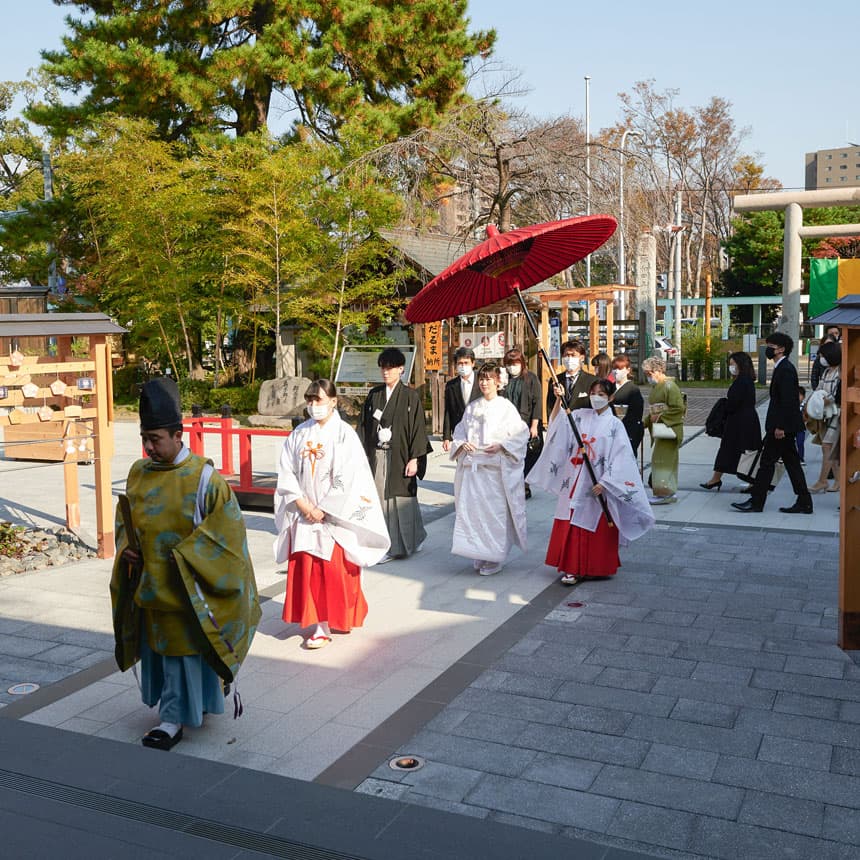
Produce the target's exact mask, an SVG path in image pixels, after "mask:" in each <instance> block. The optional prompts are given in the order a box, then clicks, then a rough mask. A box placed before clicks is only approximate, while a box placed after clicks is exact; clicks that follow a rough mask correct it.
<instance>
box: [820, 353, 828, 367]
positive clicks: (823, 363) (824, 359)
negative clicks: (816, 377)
mask: <svg viewBox="0 0 860 860" xmlns="http://www.w3.org/2000/svg"><path fill="white" fill-rule="evenodd" d="M818 363H819V364H820V365H821V366H822V367H830V365H829V364H828V363H827V359H826V358H825V357H824V356H823V355H819V356H818Z"/></svg>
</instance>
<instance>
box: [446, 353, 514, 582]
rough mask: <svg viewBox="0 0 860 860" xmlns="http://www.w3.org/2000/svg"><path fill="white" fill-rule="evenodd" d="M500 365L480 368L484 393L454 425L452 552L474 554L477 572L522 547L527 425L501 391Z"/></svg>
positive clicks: (493, 569) (495, 566)
mask: <svg viewBox="0 0 860 860" xmlns="http://www.w3.org/2000/svg"><path fill="white" fill-rule="evenodd" d="M500 383H501V374H500V369H499V368H498V367H497V366H496V365H494V364H485V365H484V366H483V367H482V368H481V369H480V370H479V371H478V386H479V388H480V390H481V394H482V396H481V397H480V398H478V399H477V400H473V401H472V402H471V403H470V404H469V405H468V406H467V407H466V411H465V413H464V414H463V419H462V421H460V423H459V424H458V425H457V426H456V428H455V429H454V435H453V439H452V440H451V454H450V456H451V459H452V460H456V461H457V472H456V474H455V476H454V504H455V507H456V511H457V513H456V518H455V521H454V544H453V547H452V549H451V551H452V552H453V553H455V554H456V555H461V556H464V557H465V558H471V559H474V566H475V570H476V571H478V573H479V574H480V575H481V576H489V575H491V574H493V573H498V572H499V571H500V570H501V569H502V564H503V563H504V561H505V559H506V558H507V556H508V553H509V552H510V549H511V547H512V546H513V545H514V544H515V543H516V544H517V546H519V547H520V548H521V549H523V550H524V549H525V548H526V495H525V483H524V482H523V461H524V459H525V455H526V445H527V444H528V440H529V428H528V427H527V426H526V424H525V422H524V421H523V420H522V418H520V413H519V410H518V409H517V407H516V406H514V404H513V403H511V402H510V401H509V400H506V399H505V398H504V397H500V396H499V388H500V387H501V384H500Z"/></svg>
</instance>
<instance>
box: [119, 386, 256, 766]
mask: <svg viewBox="0 0 860 860" xmlns="http://www.w3.org/2000/svg"><path fill="white" fill-rule="evenodd" d="M170 382H171V381H170V380H153V381H152V382H150V383H147V384H146V386H144V391H143V392H142V395H141V438H142V439H143V442H144V448H145V450H146V452H147V454H148V457H147V458H145V459H142V460H138V461H137V462H135V463H134V464H133V465H132V467H131V470H130V472H129V475H128V480H127V485H126V494H127V495H128V498H129V502H130V506H131V514H132V521H133V526H134V530H135V534H136V538H137V544H138V545H139V556H140V557H141V561H140V563H139V564H138V569H139V574H140V575H139V579H138V578H135V577H133V576H130V575H129V571H130V570H131V569H132V565H130V564H129V561H128V558H129V555H128V553H125V552H124V551H125V550H126V549H127V548H128V546H129V541H128V536H127V534H126V531H125V525H124V522H123V520H122V518H121V517H120V516H119V513H118V516H117V524H116V534H117V556H116V560H115V563H114V569H113V576H112V579H111V598H112V604H113V617H114V633H115V638H116V659H117V663H118V665H119V667H120V669H122V670H123V671H125V670H126V669H128V668H130V667H132V666H133V665H134V664H135V663H136V662H137V661H138V660H139V661H140V664H141V692H142V696H143V701H144V703H145V704H147V705H149V706H153V705H155V704H159V715H160V717H161V720H162V726H168V727H176V726H178V727H179V732H180V736H181V726H183V725H191V726H199V725H201V724H202V721H203V714H204V713H223V711H224V694H225V691H226V688H227V685H229V684H230V683H235V680H236V675H237V673H238V671H239V667H240V666H241V664H242V661H243V660H244V658H245V656H246V654H247V652H248V649H249V647H250V644H251V640H252V639H253V636H254V632H255V630H256V627H257V623H258V621H259V618H260V614H261V613H260V606H259V602H258V596H257V587H256V582H255V580H254V571H253V567H252V564H251V559H250V556H249V553H248V543H247V536H246V533H245V525H244V520H243V517H242V511H241V509H240V508H239V504H238V502H237V501H236V497H235V496H234V494H233V491H232V490H231V489H230V487H229V485H228V484H227V482H226V481H225V480H224V478H223V477H222V476H221V475H220V474H218V472H216V471H215V469H214V468H213V466H212V463H211V461H209V460H207V459H205V458H203V457H200V456H197V455H195V454H192V453H191V452H190V451H189V450H188V448H186V447H185V446H184V445H183V444H182V442H181V432H179V433H176V432H175V426H176V423H177V422H176V418H177V417H178V418H179V421H180V422H181V412H179V404H178V392H175V391H174V390H173V388H175V383H173V384H172V385H170V384H169V383H170ZM153 383H160V384H161V385H160V387H151V388H149V390H147V386H153ZM174 401H175V402H174ZM165 422H167V423H166V424H165ZM154 424H158V425H159V427H158V428H154V427H153V425H154ZM164 427H167V428H168V431H169V432H168V431H165V430H164V429H163V428H164ZM158 430H160V431H161V432H160V433H154V432H153V431H158ZM150 436H155V437H159V436H160V438H161V439H164V438H167V437H168V436H169V438H167V441H166V442H164V444H165V445H166V446H167V447H166V448H162V449H160V450H159V449H158V447H157V445H158V444H161V442H160V441H159V438H155V441H154V442H153V441H152V440H150V439H149V437H150ZM165 452H166V453H165ZM237 706H238V705H237ZM154 731H157V730H154ZM171 732H172V730H171V729H170V728H168V734H169V735H170V736H171V740H172V738H173V736H174V735H175V732H173V733H171ZM151 734H153V733H152V732H150V733H149V735H151ZM162 734H164V733H163V732H162ZM149 735H148V736H149ZM148 736H146V737H145V738H144V740H143V742H144V744H145V745H147V746H159V744H158V743H148V742H147V737H148ZM173 742H174V743H175V741H173ZM160 748H168V749H169V746H167V747H165V746H161V747H160Z"/></svg>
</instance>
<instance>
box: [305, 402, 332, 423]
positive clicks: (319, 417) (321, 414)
mask: <svg viewBox="0 0 860 860" xmlns="http://www.w3.org/2000/svg"><path fill="white" fill-rule="evenodd" d="M308 415H310V416H311V418H313V419H314V421H325V419H326V418H328V417H329V415H331V407H330V406H326V405H325V404H324V403H309V404H308Z"/></svg>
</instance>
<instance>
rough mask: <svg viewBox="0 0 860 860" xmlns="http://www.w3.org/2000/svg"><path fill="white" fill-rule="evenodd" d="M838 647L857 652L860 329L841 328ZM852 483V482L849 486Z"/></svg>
mask: <svg viewBox="0 0 860 860" xmlns="http://www.w3.org/2000/svg"><path fill="white" fill-rule="evenodd" d="M841 385H842V419H841V421H842V433H841V438H840V440H839V453H840V464H841V467H840V469H839V484H840V497H841V500H842V503H841V504H840V506H839V647H840V648H842V649H844V650H845V651H857V650H860V537H858V535H860V480H854V477H855V475H860V328H851V327H848V326H845V327H843V329H842V383H841ZM852 481H853V483H852Z"/></svg>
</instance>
